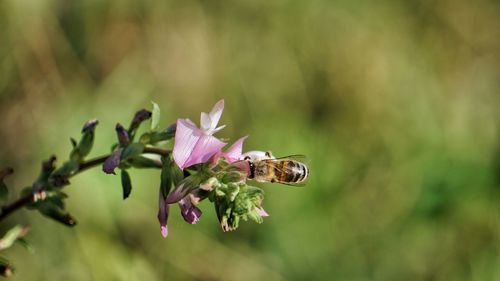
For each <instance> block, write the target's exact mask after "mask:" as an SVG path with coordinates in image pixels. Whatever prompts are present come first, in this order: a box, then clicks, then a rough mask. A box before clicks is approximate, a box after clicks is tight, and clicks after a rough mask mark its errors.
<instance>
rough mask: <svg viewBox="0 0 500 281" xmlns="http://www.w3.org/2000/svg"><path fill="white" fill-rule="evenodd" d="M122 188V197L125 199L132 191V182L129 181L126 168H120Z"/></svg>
mask: <svg viewBox="0 0 500 281" xmlns="http://www.w3.org/2000/svg"><path fill="white" fill-rule="evenodd" d="M121 176H122V188H123V199H127V198H128V196H129V195H130V192H131V191H132V183H131V182H130V176H129V174H128V173H127V171H126V170H122V174H121Z"/></svg>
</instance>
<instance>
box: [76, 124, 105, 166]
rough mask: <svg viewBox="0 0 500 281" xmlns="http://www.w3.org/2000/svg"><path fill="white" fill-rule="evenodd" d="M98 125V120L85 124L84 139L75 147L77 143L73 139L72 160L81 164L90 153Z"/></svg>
mask: <svg viewBox="0 0 500 281" xmlns="http://www.w3.org/2000/svg"><path fill="white" fill-rule="evenodd" d="M97 124H98V122H97V120H91V121H89V122H87V123H86V124H85V126H84V128H83V129H82V137H81V139H80V142H79V143H78V144H77V145H75V143H76V142H75V141H74V139H72V141H71V142H72V144H73V150H72V151H71V153H70V157H69V158H70V160H72V161H75V162H78V163H79V162H81V161H83V159H84V158H85V157H86V156H87V155H88V154H89V153H90V151H91V150H92V146H93V145H94V136H95V133H94V132H95V126H97Z"/></svg>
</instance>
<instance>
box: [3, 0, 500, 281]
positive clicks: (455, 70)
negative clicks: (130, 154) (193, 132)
mask: <svg viewBox="0 0 500 281" xmlns="http://www.w3.org/2000/svg"><path fill="white" fill-rule="evenodd" d="M499 91H500V3H499V2H498V1H487V0H478V1H467V0H458V1H456V0H453V1H452V0H444V1H432V0H423V1H391V0H386V1H346V0H344V1H333V0H332V1H330V0H312V1H296V0H295V1H294V0H291V1H284V0H277V1H265V0H257V1H250V0H233V1H193V0H187V1H131V0H130V1H129V0H126V1H125V0H120V1H118V0H116V1H62V0H52V1H30V0H21V1H20V0H3V1H0V120H1V123H0V124H1V125H0V140H1V141H0V144H1V145H0V160H1V161H0V162H1V165H2V166H7V165H8V166H13V167H14V168H15V170H16V173H15V174H14V176H12V177H11V178H9V179H8V180H7V183H8V184H9V186H11V189H12V192H11V199H14V198H15V197H16V196H17V194H18V192H19V190H20V189H21V188H22V187H24V186H29V185H30V184H31V183H32V181H33V180H34V178H35V176H36V175H37V173H38V171H39V169H40V161H41V160H42V159H46V158H47V157H48V156H49V155H51V154H52V153H55V154H56V155H58V156H59V160H60V161H62V160H63V159H64V158H65V157H66V155H67V154H68V152H69V151H70V143H69V137H71V136H73V137H78V136H79V134H80V129H81V126H82V124H83V123H84V122H85V121H86V120H88V119H90V118H98V119H99V120H100V124H99V126H98V128H97V138H96V145H95V148H94V151H93V154H92V155H93V156H97V155H101V154H104V153H107V152H109V146H110V144H111V143H112V142H114V141H115V135H114V126H115V124H116V122H121V123H124V124H128V123H129V122H130V118H131V117H132V116H133V114H134V112H135V111H136V110H138V109H140V108H144V107H146V108H149V107H150V101H156V102H157V103H159V104H160V106H161V108H162V118H161V122H162V124H163V125H165V126H167V125H169V124H171V123H172V122H173V121H175V119H176V118H178V117H189V118H191V119H192V120H194V121H196V122H199V121H198V120H199V113H200V112H201V111H208V110H209V109H210V108H211V107H212V105H213V104H214V103H215V102H216V101H217V100H219V99H221V98H224V99H225V101H226V109H225V112H224V114H223V117H222V123H223V124H227V125H228V126H227V128H226V129H224V130H223V131H222V132H220V133H219V134H218V136H219V137H224V138H228V139H230V140H231V141H234V140H236V139H237V138H239V137H240V136H243V135H249V138H248V141H247V142H246V144H245V149H248V150H253V149H259V150H271V151H273V153H274V154H275V155H277V156H285V155H289V154H305V155H307V156H308V158H309V159H310V169H311V180H310V182H309V184H308V185H307V186H306V187H301V188H292V187H288V186H281V185H275V184H263V185H260V186H262V187H263V188H264V189H265V191H266V200H265V201H264V206H265V208H266V210H267V211H268V212H269V213H270V214H271V216H270V217H269V218H267V219H266V220H265V222H264V223H263V224H261V225H257V224H255V223H253V222H247V223H243V224H242V225H241V227H240V228H239V229H238V230H237V231H236V232H232V233H223V232H222V231H221V229H220V226H219V225H218V222H217V219H216V216H215V214H214V211H213V206H212V205H211V204H209V203H208V202H204V203H203V204H202V205H201V209H202V210H203V212H204V215H203V217H202V219H201V221H200V222H199V223H198V224H197V225H195V226H192V225H188V224H186V223H184V221H183V220H182V218H181V217H180V215H179V210H178V208H176V207H175V208H173V212H172V215H171V217H170V220H169V227H170V235H169V237H168V238H167V239H163V238H162V237H161V235H160V232H159V226H158V222H157V220H156V212H157V192H158V190H157V188H158V182H159V172H158V171H144V170H140V171H138V170H135V171H133V172H132V177H133V178H132V181H133V185H134V189H133V191H132V194H131V197H130V198H129V199H127V200H126V201H123V200H122V199H121V196H122V194H121V187H120V182H119V177H116V176H115V177H114V176H106V175H104V174H103V173H102V172H101V171H100V169H99V168H96V169H94V170H92V171H89V172H86V173H84V174H81V175H79V176H78V177H76V178H74V179H73V180H72V185H71V186H69V187H68V188H67V189H66V191H67V193H68V194H69V196H70V197H69V199H68V209H69V210H70V212H71V213H72V214H73V215H74V216H75V217H76V218H77V220H78V222H79V224H78V226H77V227H75V228H67V227H64V226H62V225H59V224H57V223H55V222H53V221H51V220H48V219H46V218H44V217H42V216H41V215H39V214H38V213H36V212H33V211H28V210H22V211H20V212H18V213H16V214H15V215H13V216H11V217H10V218H9V219H8V220H6V221H3V222H2V225H1V229H2V230H3V231H5V230H6V229H7V228H8V227H11V226H13V225H15V224H17V223H29V224H31V225H32V231H31V233H30V234H29V236H28V240H29V241H30V242H31V243H32V244H33V246H34V249H35V252H34V253H29V252H27V251H26V250H25V249H23V248H22V247H14V248H11V249H9V250H8V251H5V252H4V253H3V255H5V256H6V257H8V258H10V259H11V260H12V262H14V264H15V265H16V267H17V273H16V274H15V276H14V277H13V278H12V280H500V256H499V254H500V142H499V137H500V135H499V130H500V95H499Z"/></svg>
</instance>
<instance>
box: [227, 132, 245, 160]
mask: <svg viewBox="0 0 500 281" xmlns="http://www.w3.org/2000/svg"><path fill="white" fill-rule="evenodd" d="M247 137H248V136H245V137H242V138H240V139H239V140H237V141H236V142H234V143H233V145H232V146H231V147H230V148H229V149H228V150H227V151H226V152H225V153H223V155H224V158H226V160H227V161H228V162H229V163H233V162H236V161H238V160H240V157H241V152H242V151H243V142H244V141H245V139H246V138H247Z"/></svg>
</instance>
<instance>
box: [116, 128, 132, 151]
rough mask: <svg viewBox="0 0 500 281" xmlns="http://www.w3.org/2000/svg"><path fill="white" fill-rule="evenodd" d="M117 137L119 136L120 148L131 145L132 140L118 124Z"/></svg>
mask: <svg viewBox="0 0 500 281" xmlns="http://www.w3.org/2000/svg"><path fill="white" fill-rule="evenodd" d="M115 130H116V135H117V136H118V142H119V143H120V146H125V145H127V144H129V143H130V138H129V136H128V132H127V130H125V128H124V127H123V126H122V125H121V124H120V123H118V124H116V128H115Z"/></svg>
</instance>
